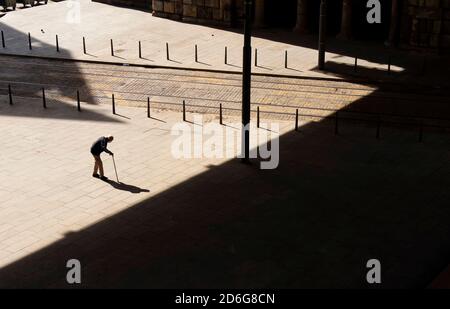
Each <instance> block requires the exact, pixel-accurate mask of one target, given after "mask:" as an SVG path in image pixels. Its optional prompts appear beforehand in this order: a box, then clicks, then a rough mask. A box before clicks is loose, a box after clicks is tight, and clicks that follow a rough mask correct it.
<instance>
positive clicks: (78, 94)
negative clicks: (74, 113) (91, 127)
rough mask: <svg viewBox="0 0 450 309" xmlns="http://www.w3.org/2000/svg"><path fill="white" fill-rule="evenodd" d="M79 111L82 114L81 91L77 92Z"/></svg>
mask: <svg viewBox="0 0 450 309" xmlns="http://www.w3.org/2000/svg"><path fill="white" fill-rule="evenodd" d="M77 109H78V111H79V112H81V104H80V91H79V90H77Z"/></svg>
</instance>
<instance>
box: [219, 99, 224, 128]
mask: <svg viewBox="0 0 450 309" xmlns="http://www.w3.org/2000/svg"><path fill="white" fill-rule="evenodd" d="M219 118H220V124H221V125H222V124H223V116H222V103H220V105H219Z"/></svg>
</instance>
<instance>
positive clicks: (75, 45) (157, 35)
mask: <svg viewBox="0 0 450 309" xmlns="http://www.w3.org/2000/svg"><path fill="white" fill-rule="evenodd" d="M70 3H73V5H69V4H70ZM78 3H79V8H80V13H79V14H78V11H77V8H78ZM78 16H79V19H78ZM0 28H1V30H3V31H4V34H5V43H6V48H0V52H2V53H10V54H22V55H35V56H45V57H63V58H71V59H83V60H93V61H109V62H117V63H136V64H145V65H161V66H170V67H188V68H198V69H211V70H227V71H241V70H242V69H241V66H242V44H243V43H242V40H243V37H242V34H241V33H240V31H241V30H240V29H226V30H222V29H218V28H212V27H207V26H201V25H193V24H187V23H180V22H175V21H171V20H167V19H163V18H157V17H153V16H152V15H151V13H150V12H144V11H139V10H133V9H127V8H120V7H115V6H111V5H105V4H101V3H96V2H91V1H89V0H80V1H79V2H78V1H75V2H69V1H62V2H57V3H53V2H50V3H49V4H48V5H40V6H37V7H34V8H31V9H24V10H18V11H14V12H8V13H7V14H6V15H5V16H4V17H2V18H1V19H0ZM28 33H30V35H31V41H32V50H29V45H28V44H29V43H28ZM56 35H58V41H59V48H60V51H59V52H57V51H56ZM83 37H85V39H86V40H85V42H86V54H84V52H83V43H82V42H83ZM111 39H112V40H113V45H114V56H112V55H111V43H110V40H111ZM139 41H141V46H142V58H139V52H138V42H139ZM166 43H168V44H169V60H167V55H166ZM194 45H197V46H198V61H197V62H195V56H194ZM225 47H227V48H228V51H227V52H228V60H227V64H225ZM253 47H254V48H255V49H257V50H258V60H257V63H253V65H254V68H253V71H254V72H255V73H265V74H283V75H295V76H299V75H301V76H315V77H324V76H328V77H333V76H335V77H338V78H339V76H340V75H339V74H341V73H347V74H356V75H360V76H363V77H368V76H372V77H374V78H377V79H379V78H386V79H393V80H398V79H399V78H404V77H405V76H403V74H402V73H403V72H404V71H406V72H407V76H409V78H410V80H414V81H416V82H417V81H424V82H429V78H428V80H427V79H426V78H424V77H423V76H417V75H418V72H417V71H418V69H420V68H421V65H422V62H423V61H422V60H423V59H422V58H423V57H422V56H420V55H414V53H412V54H411V55H410V54H408V53H404V52H400V51H398V50H397V51H389V52H388V51H387V50H386V49H384V48H383V46H378V45H375V46H372V45H371V44H368V43H367V42H359V43H351V42H340V41H337V40H335V39H332V38H330V42H329V44H328V47H329V51H328V53H327V61H328V62H329V64H328V67H329V69H330V72H327V73H324V72H319V71H317V70H316V67H317V51H316V48H317V39H316V38H315V37H313V36H305V35H304V36H299V35H297V34H294V33H291V32H289V31H288V30H283V31H281V30H276V31H272V30H264V29H260V30H255V35H254V39H253ZM285 51H288V62H287V68H285ZM254 53H255V51H254ZM389 55H390V56H392V60H391V62H392V66H391V71H392V74H391V75H388V74H387V70H388V62H389V61H388V57H389ZM253 56H255V54H253ZM355 56H357V57H358V58H359V60H358V65H359V67H360V69H358V70H357V71H356V72H355V71H354V69H353V65H354V57H355ZM428 58H429V59H427V61H428V63H427V66H426V70H427V73H430V72H431V71H439V70H445V66H442V65H437V63H436V62H435V61H434V60H433V59H434V58H433V57H431V56H430V57H428ZM333 71H336V73H337V75H334V74H332V72H333ZM419 71H420V70H419ZM394 73H399V74H400V75H397V74H394ZM408 74H409V75H408ZM441 74H444V73H442V72H441ZM429 75H433V76H436V75H437V73H434V74H429ZM433 79H434V78H433Z"/></svg>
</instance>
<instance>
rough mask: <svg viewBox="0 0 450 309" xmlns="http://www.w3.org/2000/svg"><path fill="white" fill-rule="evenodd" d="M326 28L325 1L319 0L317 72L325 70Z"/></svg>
mask: <svg viewBox="0 0 450 309" xmlns="http://www.w3.org/2000/svg"><path fill="white" fill-rule="evenodd" d="M326 26H327V1H326V0H321V3H320V19H319V70H324V69H325V36H326Z"/></svg>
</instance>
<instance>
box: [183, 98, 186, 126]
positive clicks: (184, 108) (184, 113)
mask: <svg viewBox="0 0 450 309" xmlns="http://www.w3.org/2000/svg"><path fill="white" fill-rule="evenodd" d="M183 121H186V102H185V101H184V100H183Z"/></svg>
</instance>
